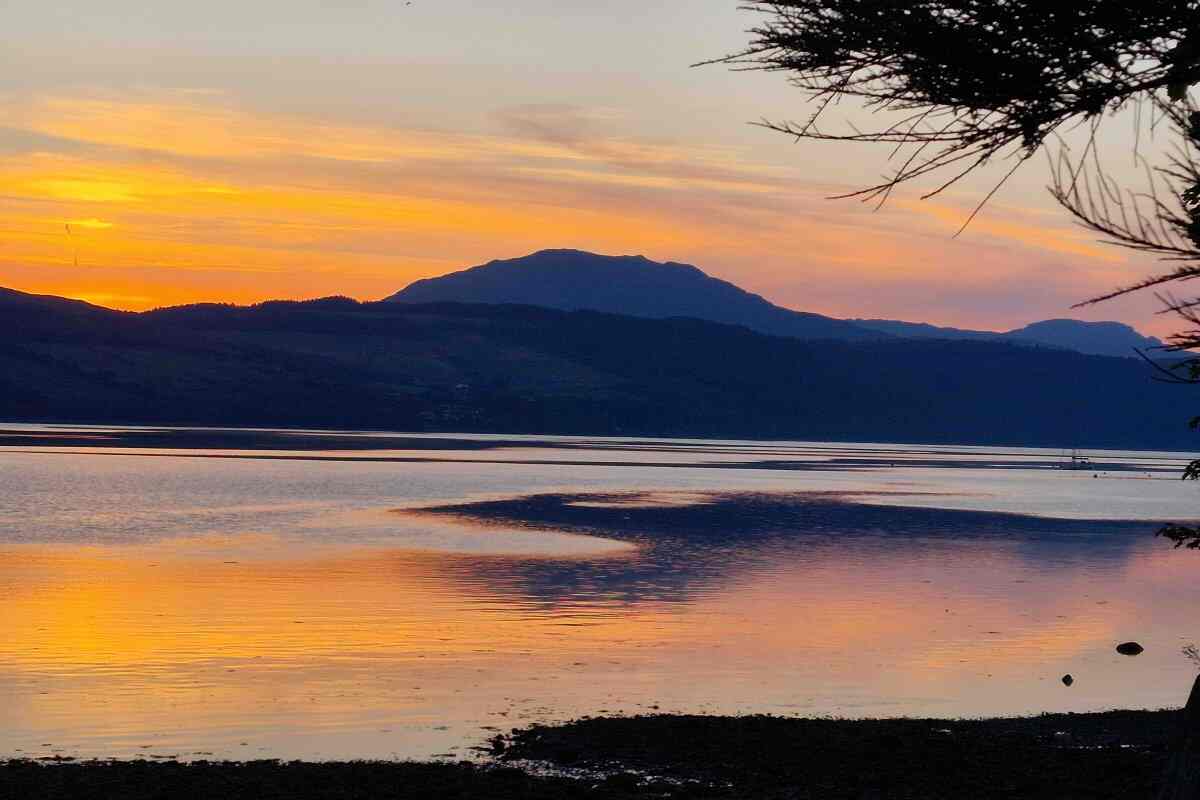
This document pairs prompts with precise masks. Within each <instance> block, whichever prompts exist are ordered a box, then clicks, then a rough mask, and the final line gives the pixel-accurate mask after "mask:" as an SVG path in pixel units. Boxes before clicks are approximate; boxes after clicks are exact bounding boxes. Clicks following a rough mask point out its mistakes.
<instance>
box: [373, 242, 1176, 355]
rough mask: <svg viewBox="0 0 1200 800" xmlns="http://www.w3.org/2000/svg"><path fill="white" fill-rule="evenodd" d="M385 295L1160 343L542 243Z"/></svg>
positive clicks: (829, 335) (863, 334)
mask: <svg viewBox="0 0 1200 800" xmlns="http://www.w3.org/2000/svg"><path fill="white" fill-rule="evenodd" d="M385 302H394V303H499V304H503V303H512V304H523V305H533V306H542V307H544V308H557V309H562V310H565V311H578V310H592V311H606V312H609V313H612V314H626V315H629V316H635V317H649V318H653V319H665V318H670V317H691V318H695V319H705V320H710V321H712V322H722V323H726V324H730V325H743V326H745V327H747V328H750V329H751V330H754V331H758V332H759V333H766V334H770V335H773V336H792V337H795V338H798V339H841V340H845V341H863V340H869V339H879V338H884V337H888V336H898V337H904V338H928V339H994V340H999V341H1008V342H1015V343H1022V344H1027V345H1033V346H1044V347H1059V348H1064V349H1067V350H1075V351H1076V352H1080V353H1088V354H1091V355H1107V356H1128V357H1133V356H1135V350H1147V349H1152V348H1155V347H1160V346H1161V345H1162V342H1160V341H1159V340H1158V339H1155V338H1153V337H1148V336H1142V335H1141V334H1140V333H1138V332H1137V331H1136V330H1134V329H1133V328H1131V327H1129V326H1128V325H1123V324H1121V323H1119V322H1083V321H1081V320H1071V319H1054V320H1045V321H1043V322H1035V323H1033V324H1032V325H1027V326H1025V327H1024V328H1019V329H1017V330H1012V331H1007V332H1004V333H997V332H995V331H974V330H965V329H961V328H942V327H937V326H934V325H928V324H925V323H919V322H901V321H899V320H887V319H850V320H839V319H834V318H832V317H825V316H822V315H820V314H812V313H807V312H802V311H792V310H790V309H786V308H781V307H780V306H777V305H774V304H773V303H771V302H769V301H767V300H766V299H764V298H763V297H760V296H759V295H756V294H751V293H750V292H747V291H745V290H743V289H740V288H739V287H737V286H735V285H733V284H732V283H729V282H727V281H723V280H719V279H717V278H713V277H711V276H710V275H706V274H705V273H704V272H702V271H701V270H700V269H698V268H696V267H693V266H691V265H689V264H677V263H674V262H667V263H665V264H662V263H659V262H656V261H651V260H649V259H647V258H645V257H644V256H604V255H597V254H595V253H587V252H584V251H581V250H542V251H540V252H537V253H533V254H532V255H528V256H524V257H523V258H513V259H507V260H499V261H490V262H488V263H487V264H483V265H481V266H478V267H471V268H470V269H465V270H462V271H460V272H452V273H450V274H449V275H443V276H441V277H438V278H427V279H425V280H419V281H416V282H415V283H412V284H411V285H409V286H408V287H406V288H405V289H403V290H401V291H399V292H397V293H396V294H394V295H392V296H391V297H388V298H387V299H386V300H385Z"/></svg>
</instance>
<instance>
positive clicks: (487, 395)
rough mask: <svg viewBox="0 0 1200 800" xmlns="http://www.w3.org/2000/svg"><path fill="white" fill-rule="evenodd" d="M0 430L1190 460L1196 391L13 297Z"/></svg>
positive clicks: (533, 319) (362, 306) (1000, 353)
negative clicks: (548, 440) (615, 438)
mask: <svg viewBox="0 0 1200 800" xmlns="http://www.w3.org/2000/svg"><path fill="white" fill-rule="evenodd" d="M0 326H2V327H3V330H4V331H5V333H4V336H3V337H0V419H5V420H21V421H35V420H36V421H64V422H65V421H69V422H99V423H143V424H183V425H186V424H193V425H214V426H260V425H261V426H295V427H322V428H378V429H390V430H408V431H415V430H427V431H491V432H514V433H564V434H569V433H574V434H596V435H604V434H608V435H677V436H699V437H705V436H711V437H751V438H754V437H759V438H787V439H809V440H831V441H898V442H943V443H954V442H961V443H980V444H1006V445H1043V446H1073V445H1077V446H1081V447H1099V446H1113V447H1135V448H1137V447H1140V448H1170V449H1179V448H1186V447H1189V446H1191V445H1193V444H1194V441H1193V438H1194V434H1191V432H1190V431H1189V430H1188V428H1187V420H1188V419H1189V418H1190V417H1191V416H1193V415H1194V412H1195V409H1194V399H1195V397H1194V394H1193V393H1192V392H1189V391H1187V390H1186V389H1180V387H1177V386H1168V385H1164V384H1162V383H1159V382H1155V381H1153V380H1151V379H1150V374H1149V373H1150V368H1149V367H1148V366H1147V365H1144V364H1142V363H1140V362H1138V361H1135V360H1132V359H1123V358H1106V357H1101V356H1087V355H1081V354H1079V353H1074V352H1069V351H1064V350H1058V349H1050V348H1030V347H1025V346H1018V345H1014V344H1010V343H1006V342H1000V341H963V340H944V339H881V340H865V341H856V342H846V341H820V342H817V341H807V340H803V339H795V338H789V337H775V336H766V335H763V334H759V333H755V332H753V331H750V330H748V329H747V328H745V327H739V326H729V325H721V324H718V323H712V322H705V321H701V320H696V319H669V320H655V319H644V318H637V317H629V316H618V315H612V314H604V313H598V312H591V311H577V312H566V311H559V310H553V309H546V308H537V307H532V306H517V305H463V304H425V305H412V304H406V303H382V302H380V303H358V302H355V301H353V300H349V299H346V298H327V299H323V300H316V301H311V302H271V303H263V304H261V305H257V306H251V307H239V306H228V305H198V306H182V307H178V308H169V309H162V310H159V311H152V312H146V313H141V314H133V313H124V312H116V311H109V310H107V309H103V308H99V307H97V306H90V305H87V304H85V303H77V302H74V301H63V300H61V299H58V298H37V297H33V296H31V295H22V294H20V293H17V292H0Z"/></svg>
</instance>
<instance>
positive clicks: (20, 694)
mask: <svg viewBox="0 0 1200 800" xmlns="http://www.w3.org/2000/svg"><path fill="white" fill-rule="evenodd" d="M56 440H58V441H56ZM0 443H2V444H3V446H2V447H0V596H2V597H3V602H2V603H0V634H2V635H0V723H2V724H0V757H3V756H9V755H32V756H42V755H48V754H54V753H62V754H69V755H76V756H119V757H128V756H138V755H143V756H150V755H174V756H179V757H196V756H197V754H204V755H208V754H212V755H215V756H220V757H235V758H252V757H263V756H272V757H276V756H278V757H286V758H293V757H294V758H348V757H358V758H361V757H384V758H386V757H393V756H399V757H430V756H437V755H451V754H452V755H453V756H455V757H467V756H469V755H470V754H471V751H470V749H469V748H470V747H471V746H472V745H477V744H479V743H481V742H482V741H483V740H484V739H486V738H487V737H488V736H489V735H491V734H492V732H493V731H494V730H497V729H499V730H507V729H508V728H511V727H514V726H516V725H522V724H526V723H528V722H531V721H550V720H559V719H565V718H569V717H573V716H578V715H582V714H601V713H617V712H623V713H637V712H644V711H649V710H655V709H657V710H662V711H701V712H720V713H732V712H770V713H779V714H799V715H814V714H838V715H846V716H868V715H870V716H875V715H917V714H919V715H951V716H974V715H990V714H1017V713H1028V712H1036V711H1047V710H1055V711H1059V710H1090V709H1103V708H1111V707H1161V706H1168V705H1178V704H1180V703H1181V702H1182V700H1183V698H1184V696H1185V694H1186V691H1187V688H1188V687H1189V685H1190V682H1191V677H1192V675H1193V674H1194V669H1195V667H1194V665H1193V664H1192V663H1191V662H1189V661H1188V660H1187V659H1185V658H1184V657H1183V656H1182V655H1181V654H1180V648H1181V646H1182V645H1183V644H1185V643H1188V642H1191V641H1195V640H1197V639H1200V624H1198V623H1197V622H1196V621H1195V620H1196V618H1197V615H1196V613H1195V608H1196V605H1197V603H1198V602H1200V580H1198V579H1200V553H1196V552H1186V551H1174V550H1171V549H1170V548H1169V546H1168V545H1167V544H1166V543H1164V542H1163V541H1162V540H1156V539H1155V538H1154V537H1153V536H1152V533H1153V530H1154V528H1155V525H1154V523H1153V520H1157V519H1175V520H1182V519H1190V518H1196V517H1200V513H1198V509H1200V504H1198V503H1197V501H1198V500H1200V496H1198V492H1200V488H1198V487H1197V486H1196V485H1195V484H1185V483H1182V482H1180V481H1178V480H1177V479H1176V475H1177V474H1178V469H1179V467H1180V465H1181V464H1182V463H1183V461H1184V459H1185V456H1183V455H1180V454H1169V453H1157V454H1154V453H1138V454H1129V453H1106V452H1098V451H1093V452H1089V453H1088V455H1089V456H1090V457H1091V458H1092V459H1093V461H1094V462H1095V463H1094V466H1093V468H1092V469H1090V470H1086V471H1069V470H1062V469H1056V468H1055V467H1056V466H1057V465H1058V464H1060V463H1061V462H1062V459H1063V454H1062V453H1061V452H1060V451H1053V450H1041V451H1039V450H1018V449H996V448H966V447H902V446H892V445H829V444H800V443H787V442H772V443H762V442H692V441H680V440H660V441H647V440H597V439H572V438H557V437H556V438H540V439H523V438H520V437H503V438H501V437H483V436H473V437H461V438H458V439H453V438H446V437H413V436H404V437H400V436H397V437H394V438H389V437H383V436H380V435H377V434H372V435H369V436H367V435H364V436H361V437H354V436H349V435H336V436H335V435H322V434H319V433H308V434H278V433H271V432H261V436H259V435H249V434H242V435H238V436H234V437H232V438H229V437H224V436H223V435H222V434H219V433H213V434H212V436H208V434H207V433H206V432H197V431H176V432H165V433H153V436H151V435H150V434H149V433H148V432H146V431H139V430H133V431H130V430H109V429H59V428H32V427H29V426H0ZM1093 476H1095V477H1093ZM555 493H557V494H563V493H566V494H568V495H569V496H568V497H558V498H557V499H555V500H554V501H553V502H552V503H548V504H546V503H543V504H541V505H538V504H537V503H534V504H532V505H531V504H528V503H526V504H522V503H521V502H514V499H517V498H522V497H526V496H529V495H546V494H555ZM539 502H540V501H539ZM810 502H811V505H809V503H810ZM480 503H482V505H480ZM464 504H466V505H464ZM471 504H474V505H471ZM797 504H799V505H797ZM447 505H449V506H457V507H460V508H458V509H457V510H456V509H450V510H449V511H448V510H447V509H445V508H444V507H445V506H447ZM433 506H440V507H443V508H442V510H441V511H439V512H438V513H431V512H429V511H424V510H422V509H427V508H429V507H433ZM451 512H453V513H451ZM981 512H988V513H981ZM1013 514H1026V515H1034V516H1033V517H1032V518H1029V517H1018V516H1013ZM1111 520H1123V521H1124V522H1120V523H1114V522H1111ZM676 521H677V524H676ZM1126 639H1137V640H1139V641H1140V642H1142V643H1143V644H1144V645H1145V646H1146V647H1147V652H1146V653H1145V654H1144V655H1142V656H1140V657H1138V658H1136V659H1130V658H1124V657H1121V656H1117V655H1116V654H1114V652H1113V646H1114V645H1115V644H1116V643H1117V642H1120V641H1124V640H1126ZM1067 672H1070V673H1072V674H1073V675H1074V676H1075V678H1076V683H1075V684H1074V686H1073V687H1071V688H1070V689H1067V688H1065V687H1063V686H1062V684H1061V683H1060V682H1059V678H1060V677H1061V676H1062V675H1063V674H1064V673H1067Z"/></svg>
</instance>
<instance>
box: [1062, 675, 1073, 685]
mask: <svg viewBox="0 0 1200 800" xmlns="http://www.w3.org/2000/svg"><path fill="white" fill-rule="evenodd" d="M1062 682H1063V686H1070V685H1071V684H1072V683H1074V682H1075V679H1074V678H1072V677H1071V676H1070V675H1069V674H1067V675H1063V676H1062Z"/></svg>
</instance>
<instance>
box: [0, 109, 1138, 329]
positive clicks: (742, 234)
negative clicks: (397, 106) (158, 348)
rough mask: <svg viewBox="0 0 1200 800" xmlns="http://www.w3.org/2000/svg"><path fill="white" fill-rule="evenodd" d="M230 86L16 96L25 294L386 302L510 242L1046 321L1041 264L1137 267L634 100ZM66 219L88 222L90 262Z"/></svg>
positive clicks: (15, 216) (1078, 269)
mask: <svg viewBox="0 0 1200 800" xmlns="http://www.w3.org/2000/svg"><path fill="white" fill-rule="evenodd" d="M226 99H227V98H225V97H223V96H222V95H220V94H216V95H213V94H208V93H199V94H197V93H194V92H167V91H158V92H154V93H149V94H146V93H143V94H140V95H138V94H130V95H127V96H124V97H114V96H111V95H105V94H88V95H78V96H74V95H54V96H42V97H34V98H27V99H26V100H24V101H14V102H13V103H10V104H7V105H6V106H4V110H3V111H0V196H3V197H5V198H6V203H5V208H4V209H3V210H2V211H0V225H3V226H4V230H5V231H6V237H5V238H6V242H5V247H4V248H3V249H2V250H0V267H2V268H3V269H4V270H5V273H6V274H8V275H11V276H14V280H16V283H18V284H19V286H18V288H29V289H33V290H39V291H44V290H51V289H53V290H55V291H61V292H65V293H68V294H72V293H73V294H76V295H82V294H84V293H87V294H88V295H89V296H92V297H96V296H100V295H101V294H108V295H110V296H112V297H123V298H126V299H125V300H124V301H122V302H123V303H124V304H125V305H128V306H130V307H143V306H148V305H157V304H162V303H164V302H168V301H178V300H182V299H187V300H198V299H234V300H255V299H262V298H266V297H271V296H303V295H312V294H329V293H349V294H354V295H358V296H362V297H372V296H379V295H383V294H386V293H389V292H390V291H394V290H395V289H396V288H398V287H399V286H402V285H403V284H405V283H407V282H408V281H411V280H414V279H416V278H420V277H425V276H428V275H431V274H437V273H439V272H443V271H446V270H448V269H450V268H454V267H460V266H464V265H468V264H471V263H478V262H479V261H483V260H487V259H490V258H493V257H500V256H512V255H519V254H521V253H524V252H528V251H531V250H534V249H538V248H541V247H549V246H574V247H584V248H589V249H595V250H600V251H605V252H644V253H646V254H647V255H650V256H651V257H657V258H663V259H667V258H670V259H675V260H691V261H695V262H697V263H699V264H700V265H701V266H703V267H705V268H707V269H709V270H710V271H716V272H718V273H720V274H721V276H722V277H726V278H729V279H731V280H734V281H737V282H740V283H743V284H745V285H747V286H748V287H749V288H752V289H755V290H759V291H763V292H765V293H767V294H768V295H771V296H773V297H774V298H776V299H778V300H780V301H781V302H785V303H787V304H789V305H793V306H795V307H802V308H807V309H810V310H814V311H826V312H833V313H840V314H843V315H855V314H856V313H857V312H863V313H870V314H872V315H885V314H887V311H886V307H887V299H888V298H887V296H886V295H884V294H881V293H879V292H875V293H863V292H862V291H861V289H862V287H863V286H864V285H865V284H874V285H877V286H886V287H890V288H889V291H894V292H895V293H896V296H897V297H900V296H901V295H904V296H913V295H914V293H919V292H922V291H924V292H926V293H927V294H928V293H930V292H942V293H944V292H945V291H946V286H947V277H946V276H947V271H948V270H949V271H950V272H952V273H953V274H954V276H955V277H954V284H955V286H956V287H958V288H959V289H963V290H964V291H966V290H969V291H970V292H975V293H976V294H979V295H981V296H986V294H987V292H988V288H989V287H996V289H997V291H998V292H1001V293H1004V292H1009V290H1010V288H1011V289H1012V290H1013V291H1014V292H1016V295H1020V293H1021V292H1024V293H1025V295H1024V296H1026V297H1027V298H1028V305H1029V308H1030V311H1031V314H1030V318H1032V316H1034V315H1035V314H1036V313H1037V312H1040V311H1041V310H1042V309H1043V308H1044V307H1045V306H1046V303H1047V302H1048V301H1047V298H1053V302H1057V301H1058V297H1059V295H1058V294H1055V293H1054V292H1053V291H1049V292H1048V291H1047V290H1046V289H1045V288H1044V286H1045V281H1043V288H1042V289H1041V290H1038V289H1037V288H1036V287H1035V286H1034V285H1033V284H1034V281H1032V280H1031V274H1032V273H1033V272H1036V271H1038V270H1046V271H1048V272H1050V273H1052V274H1051V275H1050V276H1049V284H1050V285H1060V286H1062V287H1063V291H1062V292H1061V295H1062V296H1063V297H1065V296H1067V294H1068V292H1077V294H1076V295H1075V297H1076V299H1078V298H1079V296H1086V295H1087V294H1088V293H1089V292H1092V291H1094V290H1095V289H1098V288H1103V287H1104V286H1107V285H1111V284H1112V283H1113V282H1122V281H1119V280H1118V281H1114V280H1113V278H1114V276H1120V275H1124V274H1126V273H1128V272H1129V271H1130V270H1131V267H1130V264H1129V262H1127V261H1126V260H1125V258H1126V257H1125V256H1124V255H1123V254H1121V253H1119V252H1117V251H1114V250H1112V249H1107V248H1104V247H1102V246H1099V245H1097V244H1096V243H1094V242H1092V241H1090V240H1089V238H1088V237H1087V236H1086V235H1084V234H1083V233H1082V232H1080V231H1078V230H1075V229H1072V228H1071V227H1070V226H1069V224H1067V223H1066V221H1065V220H1063V219H1061V218H1052V219H1051V218H1047V217H1046V216H1044V215H1041V214H1040V213H1039V212H1036V211H1033V210H1026V209H1022V208H1019V207H1012V206H1004V205H1001V204H999V203H995V204H993V205H992V206H991V207H989V209H988V212H987V213H986V214H985V215H984V216H982V217H980V218H979V219H977V220H976V221H975V222H974V223H973V224H972V226H971V228H970V229H969V230H968V232H967V234H966V235H964V236H963V237H960V238H959V239H954V240H952V239H951V238H950V237H951V234H952V233H953V231H954V229H955V228H956V227H957V225H958V224H959V223H960V222H961V220H962V219H963V217H964V215H965V214H966V213H967V211H968V210H969V201H968V200H964V201H963V203H961V204H956V203H955V202H954V201H953V198H951V200H949V201H941V202H936V203H935V202H931V201H926V202H917V201H909V200H904V199H901V200H898V201H896V202H894V203H892V204H891V205H890V206H889V207H888V208H887V209H886V210H885V211H884V212H881V213H872V211H871V210H870V209H869V208H868V207H865V206H862V205H861V204H857V203H853V202H829V201H826V200H824V199H823V198H824V197H826V196H828V195H830V194H834V193H837V192H838V191H840V190H843V189H844V188H846V187H843V186H834V185H827V184H826V185H822V184H821V183H819V182H818V181H816V180H813V179H810V178H808V177H807V170H806V169H805V166H804V164H802V163H800V164H797V165H796V166H794V167H780V166H779V165H778V164H771V163H764V162H762V161H760V160H759V159H758V158H757V157H756V154H755V153H754V152H753V151H750V150H748V149H746V148H742V147H734V146H715V145H712V144H706V143H703V142H702V141H701V137H697V138H696V139H690V140H681V139H671V138H666V137H660V138H652V137H646V136H638V135H634V134H632V133H630V121H629V120H628V119H627V118H626V115H625V114H623V112H622V111H621V110H620V109H618V108H610V107H600V106H597V107H589V106H581V105H561V104H559V105H519V106H511V107H505V108H501V109H499V110H497V111H495V112H494V113H493V115H492V121H493V123H494V126H493V130H491V131H490V132H463V131H448V132H447V131H437V130H430V129H423V128H415V127H397V126H382V125H367V124H350V123H338V124H332V123H329V122H327V121H325V120H322V119H314V118H311V117H305V116H299V115H285V114H273V113H256V112H251V111H248V110H246V109H244V108H234V107H231V106H228V105H226V104H225V101H226ZM55 220H58V222H54V221H55ZM63 220H68V221H74V222H73V223H72V224H73V225H75V226H76V227H77V228H78V229H79V236H78V239H79V241H77V242H75V243H74V248H75V249H77V250H78V253H77V254H76V253H74V252H71V251H70V250H69V249H68V248H66V247H65V244H64V242H63V241H62V231H61V223H62V221H63ZM56 226H57V227H56ZM76 258H78V261H79V264H80V269H79V270H76V269H75V268H74V263H75V259H76ZM949 261H956V262H957V264H951V263H948V262H949ZM1055 273H1056V274H1055ZM1064 275H1065V276H1069V280H1066V279H1064V278H1063V276H1064ZM216 276H221V278H220V280H217V278H216ZM285 278H286V279H285ZM105 280H108V281H110V283H111V286H110V287H109V288H108V289H106V288H105V283H104V282H105ZM135 283H136V286H135V285H134V284H135ZM1068 284H1069V285H1068ZM112 286H118V287H125V288H122V289H120V290H119V291H118V290H117V289H113V288H111V287H112ZM1005 287H1008V288H1005ZM856 293H857V296H858V297H859V299H858V301H857V304H856V303H855V302H854V298H855V296H856ZM1016 295H1014V296H1016ZM949 302H951V303H961V302H962V301H959V300H950V301H949ZM901 305H903V304H897V303H893V306H892V307H893V308H895V307H898V306H901ZM945 305H946V304H945V303H943V304H942V306H943V307H945ZM1002 305H1003V307H1004V309H1005V311H1004V313H1006V314H1010V315H1011V314H1013V313H1014V310H1013V308H1012V306H1013V303H1005V304H1002ZM959 310H961V311H962V313H963V316H971V315H973V314H974V315H978V313H979V311H978V309H977V308H974V307H973V306H972V305H970V304H968V305H963V306H961V308H960V309H959ZM1035 310H1036V311H1035ZM954 313H955V311H954V309H950V311H948V312H947V311H946V310H943V312H942V314H943V319H944V317H945V316H947V315H954ZM955 321H959V320H957V319H956V320H955Z"/></svg>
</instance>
